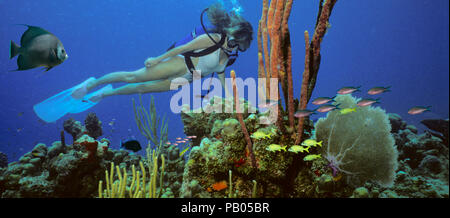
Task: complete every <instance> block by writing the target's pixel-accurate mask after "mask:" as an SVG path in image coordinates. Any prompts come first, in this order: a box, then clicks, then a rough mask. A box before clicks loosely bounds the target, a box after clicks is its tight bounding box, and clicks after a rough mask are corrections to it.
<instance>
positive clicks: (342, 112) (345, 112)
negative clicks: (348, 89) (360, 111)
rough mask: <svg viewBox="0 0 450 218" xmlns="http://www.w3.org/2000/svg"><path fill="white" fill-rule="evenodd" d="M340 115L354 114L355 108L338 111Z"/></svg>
mask: <svg viewBox="0 0 450 218" xmlns="http://www.w3.org/2000/svg"><path fill="white" fill-rule="evenodd" d="M340 112H341V114H349V113H352V112H356V107H354V108H343V109H341V110H340Z"/></svg>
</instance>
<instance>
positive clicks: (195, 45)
mask: <svg viewBox="0 0 450 218" xmlns="http://www.w3.org/2000/svg"><path fill="white" fill-rule="evenodd" d="M210 36H211V37H212V38H213V39H214V40H215V41H220V35H219V34H211V35H210ZM213 45H214V42H213V41H211V39H210V38H209V37H208V36H207V35H206V34H203V35H200V36H199V37H197V38H195V39H194V40H192V41H191V42H189V43H187V44H185V45H182V46H179V47H176V48H173V49H170V50H169V51H167V52H166V53H164V54H162V55H160V56H158V57H156V58H149V59H147V61H146V62H145V63H146V65H147V63H148V62H149V61H150V63H151V64H152V65H154V64H157V63H159V62H161V61H163V60H165V59H167V58H170V57H173V56H175V55H179V54H182V53H185V52H188V51H194V50H199V49H205V48H208V47H211V46H213Z"/></svg>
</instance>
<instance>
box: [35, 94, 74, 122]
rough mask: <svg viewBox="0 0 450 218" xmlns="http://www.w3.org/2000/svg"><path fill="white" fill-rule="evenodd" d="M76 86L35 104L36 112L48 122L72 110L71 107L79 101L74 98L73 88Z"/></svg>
mask: <svg viewBox="0 0 450 218" xmlns="http://www.w3.org/2000/svg"><path fill="white" fill-rule="evenodd" d="M73 89H75V87H73V88H70V89H67V90H65V91H62V92H60V93H58V94H56V95H54V96H52V97H50V98H48V99H47V100H44V101H43V102H40V103H38V104H36V105H34V106H33V109H34V112H35V113H36V115H38V117H39V118H41V119H42V120H44V121H45V122H47V123H50V122H54V121H56V120H58V119H59V118H61V117H63V116H64V115H66V114H67V113H68V112H69V111H70V107H71V105H73V104H76V103H77V102H78V101H79V102H81V100H76V99H74V98H72V96H71V94H72V90H73Z"/></svg>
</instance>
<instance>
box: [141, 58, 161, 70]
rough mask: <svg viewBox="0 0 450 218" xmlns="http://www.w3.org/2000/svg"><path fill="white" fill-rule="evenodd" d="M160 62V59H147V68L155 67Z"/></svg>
mask: <svg viewBox="0 0 450 218" xmlns="http://www.w3.org/2000/svg"><path fill="white" fill-rule="evenodd" d="M159 62H161V61H160V60H159V59H158V58H147V60H145V62H144V63H145V67H147V68H149V67H151V66H153V65H157V64H158V63H159Z"/></svg>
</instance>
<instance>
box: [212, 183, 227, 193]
mask: <svg viewBox="0 0 450 218" xmlns="http://www.w3.org/2000/svg"><path fill="white" fill-rule="evenodd" d="M227 187H228V185H227V181H225V180H222V181H220V182H216V183H214V184H212V185H211V188H212V189H214V190H215V191H221V190H224V189H226V188H227Z"/></svg>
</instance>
